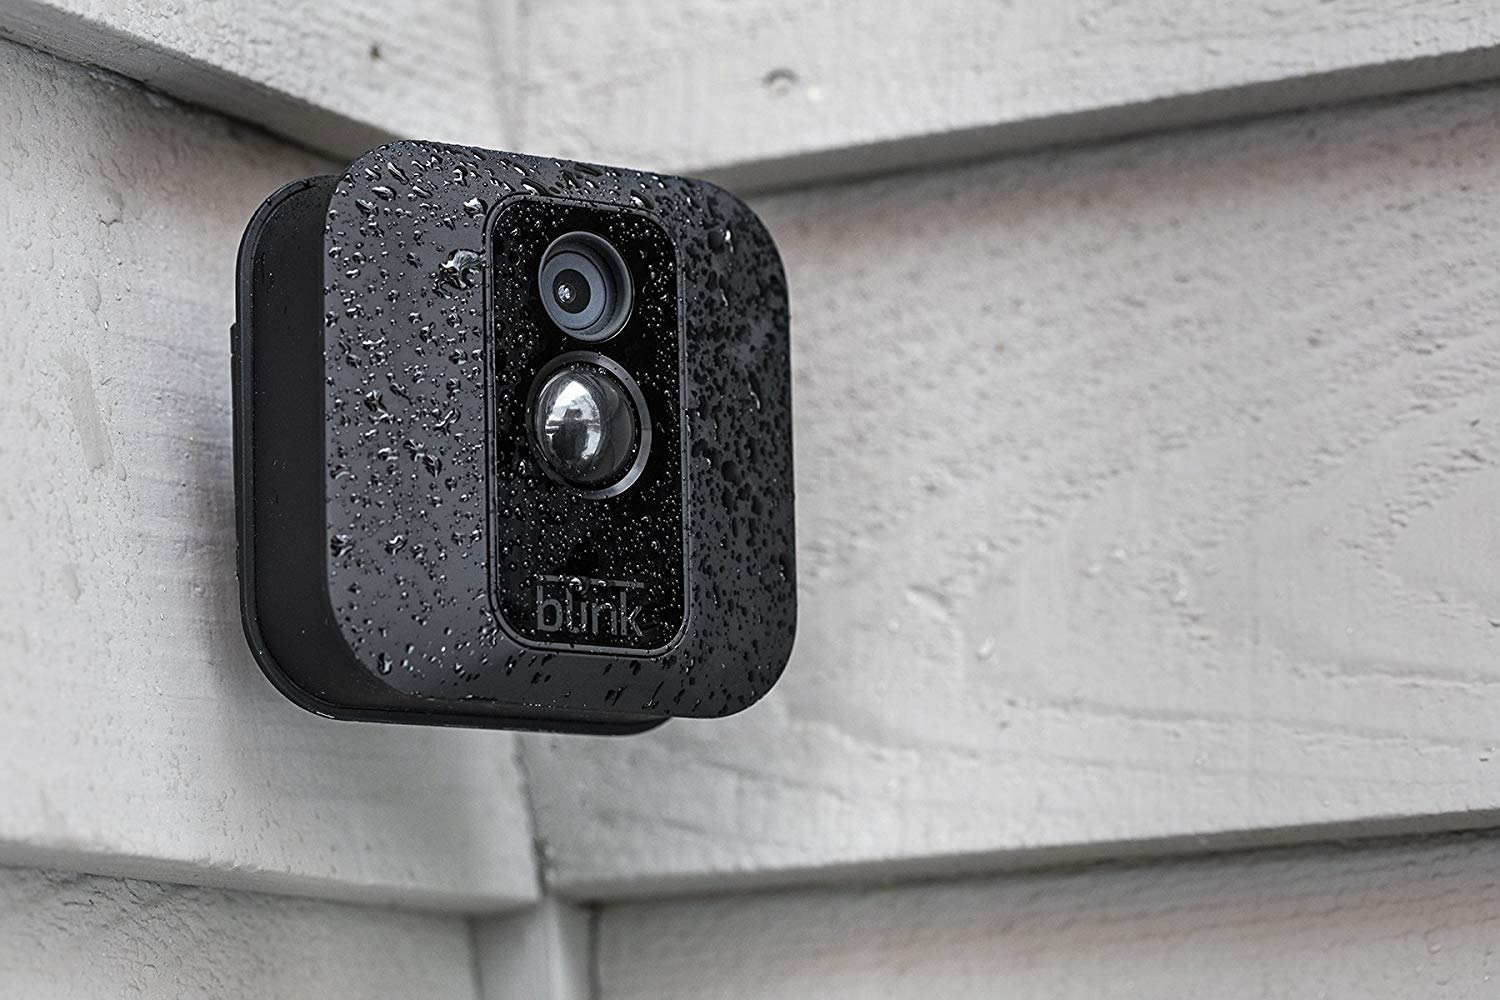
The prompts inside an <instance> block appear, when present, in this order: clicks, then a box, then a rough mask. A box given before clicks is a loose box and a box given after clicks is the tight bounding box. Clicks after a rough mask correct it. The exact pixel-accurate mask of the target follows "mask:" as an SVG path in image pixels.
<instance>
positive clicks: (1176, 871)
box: [0, 0, 1500, 1000]
mask: <svg viewBox="0 0 1500 1000" xmlns="http://www.w3.org/2000/svg"><path fill="white" fill-rule="evenodd" d="M848 12H849V8H848V6H847V5H837V4H832V3H827V2H822V0H815V2H812V3H800V4H798V3H789V2H785V0H748V2H745V3H735V4H729V3H721V2H716V0H671V2H670V3H665V4H661V5H654V6H653V7H652V8H651V10H650V11H649V12H648V13H643V12H642V11H641V10H639V9H637V8H635V7H630V6H628V5H614V4H608V3H605V2H604V0H580V2H579V3H576V4H571V5H558V4H539V3H531V2H527V0H456V2H453V3H447V4H442V5H433V4H396V3H388V2H384V0H375V2H372V3H356V2H353V0H337V2H328V3H316V4H314V3H306V2H300V0H294V2H284V3H280V4H269V3H266V2H262V0H256V2H251V3H229V2H227V0H211V2H204V3H193V2H188V0H172V2H169V3H167V4H144V3H126V4H113V3H106V2H104V0H13V2H8V3H7V2H3V0H0V35H4V36H6V37H8V38H12V39H19V40H21V41H23V42H25V43H26V44H27V45H30V46H37V47H40V48H42V49H46V50H49V51H51V52H54V53H60V54H61V55H62V56H63V57H65V59H66V60H71V62H69V61H59V60H57V59H54V58H52V57H51V56H47V55H43V54H40V53H39V52H38V51H36V50H35V49H32V48H26V47H22V46H20V45H16V44H12V43H10V42H0V136H3V141H0V242H3V244H4V246H3V247H0V399H3V404H4V405H0V467H3V471H0V567H3V569H0V864H9V865H26V866H32V868H36V867H48V868H55V869H65V870H68V871H71V872H89V873H113V874H118V875H133V876H145V877H148V878H150V879H153V880H156V881H153V882H141V881H121V880H116V879H110V878H97V877H91V876H90V877H84V876H78V875H59V874H53V873H49V872H43V871H37V870H26V869H20V868H13V869H0V995H6V996H9V995H11V994H13V993H14V994H17V995H25V996H40V997H48V996H67V997H70V998H72V997H80V998H83V1000H90V998H92V997H95V996H98V997H103V996H113V995H117V994H118V993H120V992H122V991H129V990H135V991H137V992H141V993H145V994H147V995H174V994H182V995H214V996H218V995H234V996H251V997H255V996H286V995H295V994H298V993H304V992H313V993H317V994H318V995H327V996H331V997H334V998H339V997H344V996H349V997H354V996H360V997H366V996H368V997H375V996H420V997H433V998H436V1000H442V998H448V997H459V998H473V997H475V996H476V995H478V996H484V997H486V998H491V997H500V996H511V995H523V996H528V997H531V996H536V997H540V998H544V1000H580V998H582V997H585V996H590V995H595V994H597V995H599V996H602V997H631V996H641V997H653V998H671V997H673V996H692V997H695V998H697V997H702V998H708V1000H711V998H713V997H715V996H725V997H729V996H735V997H741V996H745V997H754V996H772V995H774V996H788V995H794V996H809V997H813V998H819V997H836V996H867V995H890V996H895V997H898V998H899V997H901V996H909V995H917V994H918V992H920V993H921V995H923V996H924V997H929V996H942V995H997V994H998V995H1020V996H1037V997H1043V998H1046V997H1059V998H1060V997H1067V996H1075V995H1076V996H1090V997H1095V996H1104V997H1108V996H1111V995H1118V996H1139V995H1149V996H1162V997H1173V996H1184V997H1186V996H1205V995H1214V996H1225V997H1229V998H1234V997H1239V996H1246V997H1248V996H1261V995H1294V996H1297V995H1309V996H1315V995H1320V994H1326V995H1332V996H1338V995H1358V996H1369V997H1375V998H1381V1000H1385V998H1392V1000H1394V998H1397V997H1402V998H1404V997H1410V996H1425V995H1430V994H1432V993H1434V992H1438V991H1439V990H1440V989H1446V991H1447V993H1448V994H1450V995H1454V996H1460V997H1465V996H1474V997H1480V996H1486V997H1487V996H1490V995H1492V993H1493V991H1492V990H1491V989H1490V988H1489V987H1490V985H1492V984H1490V983H1488V977H1489V976H1491V975H1492V974H1493V973H1494V972H1495V970H1494V969H1493V968H1492V961H1491V958H1490V956H1489V954H1488V940H1489V937H1490V936H1492V932H1493V930H1494V927H1495V926H1496V923H1497V921H1500V913H1497V912H1495V901H1496V899H1497V898H1500V893H1497V891H1496V886H1495V878H1496V876H1495V871H1496V870H1497V868H1496V861H1497V854H1496V852H1497V850H1500V847H1497V843H1500V841H1497V840H1495V839H1493V837H1490V838H1474V837H1467V836H1462V837H1457V838H1448V839H1443V840H1438V841H1433V842H1426V843H1420V844H1416V843H1412V844H1406V845H1398V846H1381V847H1376V848H1372V849H1369V850H1361V851H1357V852H1353V853H1350V852H1345V851H1342V850H1334V849H1326V848H1324V849H1316V850H1299V851H1297V852H1294V853H1265V854H1261V855H1245V856H1232V857H1220V858H1207V859H1203V860H1198V861H1191V862H1182V861H1171V862H1165V861H1164V862H1161V863H1159V864H1155V865H1152V866H1149V867H1142V868H1124V869H1119V868H1110V869H1094V870H1082V871H1075V872H1071V873H1054V874H1029V875H1016V876H1013V877H1007V878H998V879H997V878H993V877H991V875H992V873H993V872H995V871H998V870H1002V869H1015V868H1021V867H1026V866H1034V865H1037V864H1040V863H1044V862H1045V863H1063V862H1069V863H1071V862H1082V861H1095V860H1106V859H1120V858H1130V857H1137V856H1144V855H1151V854H1161V853H1163V852H1171V851H1180V850H1182V849H1184V848H1185V847H1190V848H1194V849H1197V848H1212V847H1232V846H1243V845H1256V844H1271V843H1283V842H1291V841H1298V840H1306V839H1318V838H1326V837H1329V836H1340V837H1344V836H1367V835H1371V834H1385V833H1391V832H1399V831H1414V830H1453V829H1461V828H1472V827H1477V826H1487V825H1494V824H1495V823H1497V822H1500V772H1497V770H1496V769H1497V768H1500V732H1497V726H1496V720H1497V719H1500V662H1497V657H1496V652H1497V649H1500V576H1497V574H1496V573H1495V572H1494V570H1493V569H1492V567H1494V566H1496V565H1500V529H1497V528H1496V523H1497V522H1496V519H1495V517H1494V511H1495V506H1496V497H1497V496H1500V473H1497V471H1496V460H1497V456H1500V418H1497V417H1496V411H1497V407H1500V389H1496V388H1495V387H1494V386H1495V382H1496V376H1497V374H1500V339H1497V336H1500V335H1497V333H1496V320H1497V316H1500V265H1497V263H1496V262H1497V261H1500V253H1497V251H1500V235H1496V234H1497V232H1500V230H1497V228H1496V226H1495V224H1494V220H1495V218H1496V217H1497V216H1500V169H1497V166H1500V120H1497V118H1496V116H1495V113H1494V112H1495V108H1496V106H1497V104H1500V88H1497V87H1496V86H1494V85H1490V86H1482V87H1477V88H1468V89H1451V90H1447V91H1441V92H1434V93H1431V94H1427V95H1422V96H1409V97H1405V98H1395V99H1390V100H1385V101H1381V102H1378V103H1367V104H1364V105H1359V106H1339V107H1334V108H1330V109H1327V110H1323V111H1318V112H1316V113H1312V114H1283V115H1280V116H1279V117H1275V118H1269V119H1265V120H1261V121H1255V122H1252V123H1244V124H1237V125H1228V126H1225V125H1219V126H1213V127H1203V128H1198V129H1194V130H1182V131H1177V132H1173V133H1170V134H1163V135H1158V136H1154V137H1148V138H1135V139H1131V140H1129V141H1122V142H1115V143H1113V144H1109V145H1099V146H1094V147H1089V148H1079V149H1073V150H1068V151H1058V150H1051V151H1041V152H1038V151H1036V150H1035V149H1031V151H1029V152H1024V150H1026V149H1028V148H1030V147H1035V146H1037V145H1039V144H1043V143H1051V142H1056V141H1059V140H1081V139H1089V138H1099V137H1103V136H1117V135H1120V134H1123V133H1128V132H1139V131H1141V130H1146V129H1159V128H1162V127H1165V126H1172V125H1181V124H1183V123H1187V122H1210V121H1215V120H1218V119H1223V118H1226V117H1231V116H1242V115H1247V114H1252V113H1259V112H1266V111H1275V110H1279V109H1288V108H1296V107H1302V106H1306V105H1311V104H1320V103H1326V102H1330V101H1336V100H1341V99H1345V98H1349V97H1359V96H1362V95H1371V94H1388V95H1395V94H1398V93H1399V92H1403V91H1410V90H1414V89H1421V88H1430V87H1437V86H1442V85H1445V84H1450V83H1455V82H1462V81H1483V80H1489V79H1494V78H1495V77H1497V76H1500V14H1497V12H1496V10H1495V9H1494V5H1493V4H1490V3H1484V2H1480V0H1446V2H1445V0H1408V2H1403V3H1399V4H1388V3H1375V2H1371V0H1332V2H1326V3H1317V4H1312V3H1303V2H1300V0H1274V2H1270V3H1260V4H1255V5H1243V4H1217V5H1213V4H1196V5H1194V4H1168V3H1164V2H1157V0H1129V2H1126V3H1105V2H1102V0H1098V2H1096V0H1061V2H1056V3H1045V2H1041V0H1021V2H1018V3H1014V4H1009V5H998V6H997V5H990V4H982V3H978V2H971V0H955V2H952V3H945V4H938V5H931V4H927V5H921V4H918V5H912V4H907V5H900V4H892V3H889V2H888V0H877V2H875V3H872V4H868V5H865V6H863V7H862V8H861V9H860V11H859V12H858V16H856V17H850V16H849V13H848ZM80 63H81V64H85V65H79V64H80ZM96 67H97V68H96ZM99 68H102V69H103V70H105V71H109V72H100V71H99ZM115 73H118V74H122V75H123V76H124V77H128V78H130V80H140V81H145V82H146V83H147V84H148V85H149V87H150V88H151V89H142V88H140V87H138V86H137V85H135V84H134V83H131V82H129V80H124V79H121V78H119V77H116V76H114V75H113V74H115ZM163 92H164V93H166V94H168V95H172V97H175V98H184V99H187V100H189V101H192V102H196V103H198V104H201V105H204V106H206V107H207V108H210V109H214V112H222V113H223V114H218V113H213V112H209V111H205V110H202V109H197V108H192V107H184V106H183V105H180V104H178V103H177V102H176V101H175V100H174V99H172V97H163V96H162V93H163ZM224 115H228V116H232V118H226V117H224ZM233 119H239V121H235V120H233ZM267 130H269V132H270V133H275V135H271V134H268V132H267ZM389 135H408V136H420V137H426V138H442V139H453V140H457V141H464V142H471V143H476V144H482V145H492V146H497V147H501V148H505V147H513V148H518V149H521V150H523V151H526V152H531V153H538V154H560V155H573V156H581V157H586V158H590V159H596V160H603V161H606V162H610V161H612V162H620V163H624V164H628V165H633V166H644V167H661V168H666V169H685V170H693V171H700V170H701V171H706V172H709V173H710V174H712V175H713V176H715V177H717V178H719V179H721V180H726V181H729V182H732V183H734V184H737V185H749V186H753V187H771V188H775V187H783V186H784V187H791V186H793V185H802V187H801V188H800V189H798V190H789V191H783V192H781V193H777V194H770V195H766V196H763V197H761V198H760V199H759V200H758V201H757V206H758V207H759V208H760V209H761V210H762V212H763V213H764V214H765V216H766V218H767V220H768V221H769V222H770V224H771V226H772V228H773V229H774V231H775V233H776V235H777V237H778V239H779V241H780V242H781V245H782V248H783V251H784V255H785V259H786V264H787V269H788V273H789V276H790V279H791V282H792V286H793V309H794V325H795V331H794V353H795V357H794V365H795V372H796V387H795V391H796V409H797V434H798V440H797V460H798V474H799V481H798V487H799V491H800V494H799V514H800V535H801V538H800V552H799V558H800V561H801V567H800V570H801V580H802V588H803V589H802V609H801V619H802V626H801V634H800V637H799V640H798V644H797V649H796V652H795V656H794V660H793V663H792V665H791V667H790V668H789V671H788V673H787V676H786V679H785V681H784V682H783V684H782V685H781V686H780V687H778V688H777V690H776V691H775V692H773V693H772V694H771V696H770V697H769V698H768V699H766V700H765V701H764V702H763V703H762V704H760V705H758V706H757V707H756V708H754V709H753V710H752V711H750V712H748V713H746V714H744V715H742V716H739V717H736V718H734V719H731V720H727V721H721V722H711V723H698V724H693V723H674V724H672V725H669V726H667V727H666V728H664V729H663V730H660V731H658V732H655V733H652V734H648V735H645V736H641V737H635V738H631V739H626V740H600V739H580V738H574V737H527V738H525V739H523V740H521V741H517V740H515V739H512V738H511V737H509V736H506V735H504V734H492V733H479V732H460V731H441V730H421V729H406V728H400V727H375V726H367V725H355V724H338V723H332V722H329V721H326V720H321V719H316V718H313V717H312V716H309V715H306V714H304V713H302V712H301V711H300V710H298V709H296V708H294V707H293V706H291V705H290V704H289V703H287V702H285V701H284V700H283V699H282V698H281V697H280V696H279V695H277V694H276V693H275V692H274V691H272V690H271V688H270V686H269V685H268V684H267V683H266V682H265V681H264V680H263V679H262V678H261V677H260V674H259V672H258V670H257V669H256V668H255V666H254V664H253V663H252V662H251V660H250V658H249V655H248V653H247V652H246V650H245V648H244V643H243V640H242V638H241V635H240V626H239V622H238V613H237V609H236V604H235V587H234V580H233V524H232V517H231V514H232V503H233V500H232V484H231V478H230V466H229V457H230V446H229V394H228V386H229V374H228V338H227V332H226V328H227V326H228V323H229V322H230V319H231V317H232V294H233V288H232V275H233V266H234V254H235V247H236V245H237V242H238V240H239V235H240V232H241V230H242V228H243V226H244V223H245V221H246V220H247V219H248V217H249V215H250V213H251V211H252V210H253V209H254V207H255V205H256V204H257V203H258V202H259V201H260V199H261V198H262V197H264V196H265V195H266V194H268V193H269V192H270V191H272V190H273V189H274V188H275V187H276V186H278V185H279V184H280V183H281V182H282V181H284V180H286V179H290V178H292V177H297V176H302V175H305V174H309V173H315V172H321V171H325V170H336V169H338V164H339V162H340V161H341V158H343V157H346V156H348V155H351V154H353V153H355V152H357V151H359V150H360V149H362V148H364V147H365V146H368V145H370V144H373V143H374V142H376V141H378V140H379V139H380V138H383V137H385V136H389ZM288 140H291V141H288ZM309 149H316V150H322V151H324V152H328V153H332V154H334V158H333V159H324V158H323V157H322V156H320V155H319V154H317V153H313V152H309V151H308V150H309ZM1017 149H1019V150H1023V152H1022V153H1021V154H1020V155H1015V156H1012V157H1010V158H1007V159H1002V160H993V161H991V162H987V163H983V164H979V165H972V166H960V165H956V161H959V160H964V159H966V158H971V157H976V156H982V155H986V154H991V153H995V152H997V151H1002V150H1017ZM911 166H922V167H924V169H923V171H922V172H920V173H908V174H903V175H899V176H892V177H889V178H886V179H884V180H879V181H875V182H860V183H849V182H848V180H849V178H850V177H852V176H853V175H856V174H864V173H869V172H873V171H881V170H889V169H891V168H897V167H911ZM814 181H815V182H818V183H820V184H822V185H823V186H821V187H808V186H806V185H807V184H808V183H809V182H814ZM523 765H524V774H525V779H526V780H524V781H523ZM533 804H534V806H535V816H534V817H533V815H532V806H533ZM533 835H535V837H536V841H535V852H534V851H533V841H532V837H533ZM538 867H540V869H541V872H542V874H543V875H544V876H545V878H546V881H547V886H546V888H547V889H548V890H549V891H550V892H551V893H552V894H554V895H553V896H552V897H551V898H548V899H547V900H546V901H544V902H542V903H541V904H540V905H535V906H533V905H531V904H534V903H535V902H536V900H537V899H538V896H539V892H540V889H541V887H539V886H538V884H537V869H538ZM981 873H983V874H982V875H981ZM958 874H967V875H969V876H971V877H970V878H969V879H968V880H967V881H954V882H948V883H915V882H913V883H910V884H906V885H901V886H888V887H885V888H874V889H872V888H869V887H868V886H867V885H865V886H861V885H857V884H854V883H857V882H861V881H863V882H866V883H868V882H869V881H870V880H880V881H882V882H885V881H889V880H893V879H901V878H906V879H913V878H916V877H919V876H920V877H928V876H934V875H939V876H952V875H958ZM169 883H206V884H209V885H211V886H215V887H218V888H184V887H180V886H174V885H171V884H169ZM808 883H819V884H818V885H816V886H812V885H809V884H808ZM829 883H839V884H829ZM776 886H796V887H797V888H796V889H795V890H794V891H789V892H784V893H769V894H767V893H761V894H746V895H744V896H741V897H729V896H724V895H715V896H710V897H708V898H703V899H690V898H682V897H678V898H674V899H672V900H663V901H660V902H640V901H632V902H625V903H621V904H618V905H615V904H611V905H607V906H605V907H604V908H603V910H602V911H598V910H593V909H589V908H586V907H574V906H571V905H569V904H567V903H563V902H560V901H559V899H558V898H557V896H559V895H560V896H562V897H568V898H571V899H574V900H582V901H585V902H589V901H593V900H598V899H605V900H638V898H639V897H646V896H658V895H662V894H667V893H685V892H709V893H722V892H724V891H725V890H729V889H733V888H739V887H754V888H760V889H765V888H768V887H776ZM243 889H257V890H268V891H271V892H274V893H283V894H285V893H291V894H301V895H302V896H318V897H325V899H323V900H308V899H296V898H291V897H289V896H278V895H259V894H252V893H246V892H242V891H237V890H243ZM328 900H352V901H361V902H365V903H395V904H398V905H400V906H403V907H406V908H407V910H406V911H405V912H403V911H388V910H382V909H379V908H361V907H354V906H346V905H341V904H339V903H334V902H329V901H328ZM517 907H528V908H526V909H524V910H521V911H519V912H513V911H514V910H515V908H517ZM412 908H424V909H437V910H450V911H455V910H462V911H467V912H470V913H473V914H479V915H480V916H479V917H477V918H476V919H474V920H472V921H469V922H467V923H465V922H464V921H462V920H460V919H459V918H457V917H453V916H438V915H418V914H416V913H413V912H411V910H412ZM495 911H506V913H505V914H503V915H500V916H494V915H493V914H494V912H495ZM309 976H310V978H309Z"/></svg>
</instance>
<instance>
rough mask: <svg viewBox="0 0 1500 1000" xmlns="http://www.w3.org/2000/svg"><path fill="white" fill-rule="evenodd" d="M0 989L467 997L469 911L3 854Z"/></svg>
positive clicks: (76, 994)
mask: <svg viewBox="0 0 1500 1000" xmlns="http://www.w3.org/2000/svg"><path fill="white" fill-rule="evenodd" d="M0 995H3V996H5V997H14V998H25V1000H118V998H120V997H180V998H188V997H193V998H199V997H201V998H205V1000H207V998H216V1000H217V998H231V997H232V998H234V1000H287V998H289V997H316V998H318V1000H377V998H390V1000H394V998H403V1000H404V998H413V1000H417V998H420V1000H465V998H469V1000H472V998H473V997H474V996H475V980H474V964H473V957H472V953H471V951H470V946H469V930H468V927H467V926H466V925H465V922H464V921H463V919H462V918H459V917H454V916H432V915H424V914H415V913H399V912H396V911H392V910H381V909H375V908H369V907H357V906H341V905H338V904H334V903H324V902H318V901H315V900H305V899H291V898H287V897H284V896H262V895H258V894H255V893H245V892H224V891H221V890H216V889H201V888H193V887H188V886H179V885H162V884H159V883H153V882H140V881H134V880H120V879H109V878H94V877H89V876H80V875H73V874H63V873H57V872H41V871H28V870H22V869H13V868H0Z"/></svg>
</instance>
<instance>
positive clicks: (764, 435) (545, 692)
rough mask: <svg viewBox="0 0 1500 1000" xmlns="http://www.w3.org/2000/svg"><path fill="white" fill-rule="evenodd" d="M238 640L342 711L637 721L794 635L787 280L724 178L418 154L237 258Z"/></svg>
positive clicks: (629, 726)
mask: <svg viewBox="0 0 1500 1000" xmlns="http://www.w3.org/2000/svg"><path fill="white" fill-rule="evenodd" d="M238 273H239V297H238V298H239V309H238V320H237V323H236V326H235V333H234V350H235V365H234V372H235V379H236V381H235V428H236V430H235V434H236V438H235V453H236V463H235V465H236V495H237V501H238V503H237V512H238V515H239V524H238V540H239V566H238V568H239V576H240V587H241V591H240V593H241V607H242V612H243V618H244V622H245V634H246V637H247V639H248V640H249V644H250V648H251V649H252V651H253V652H254V654H255V658H256V661H257V663H259V664H260V666H261V668H262V669H263V670H264V671H265V673H266V676H267V677H269V678H270V679H271V681H272V682H273V683H274V684H275V685H276V686H277V687H278V689H279V690H281V691H282V692H283V693H284V694H285V695H286V696H287V697H289V698H291V699H292V700H293V701H295V702H297V703H298V704H299V705H302V706H303V707H305V708H308V709H310V710H312V711H316V712H318V713H320V714H323V715H329V716H333V717H336V718H344V719H364V720H378V721H397V722H414V723H422V724H444V725H476V726H491V727H503V728H523V729H548V730H562V731H575V732H590V733H629V732H640V731H642V730H644V729H648V728H650V727H652V726H654V725H657V724H659V723H660V722H661V721H663V720H665V719H666V718H668V717H671V716H697V717H714V716H723V715H728V714H731V713H733V712H736V711H739V710H741V709H743V708H745V707H747V706H749V705H751V704H753V703H754V702H755V701H756V700H757V699H759V698H760V697H761V696H762V695H764V694H765V693H766V691H767V690H769V688H770V687H771V685H772V684H774V683H775V681H776V679H777V678H778V677H779V676H780V674H781V672H782V670H783V668H784V667H785V665H786V662H787V658H788V656H789V654H790V650H791V645H792V639H793V635H794V633H795V627H796V569H795V548H794V530H793V496H792V450H791V377H790V364H789V350H788V307H787V294H786V282H785V277H784V275H783V273H782V269H781V263H780V259H779V257H778V255H777V253H776V248H775V245H774V243H773V242H772V240H771V237H770V234H769V232H768V231H767V230H766V228H765V226H764V225H763V224H762V223H761V221H760V220H759V219H758V218H757V217H756V216H755V213H754V212H753V211H751V209H750V208H749V207H748V206H747V205H746V204H745V203H744V202H743V201H741V200H740V199H738V198H735V197H734V196H733V195H731V194H729V193H728V192H725V191H723V190H722V189H720V188H717V187H715V186H714V185H712V184H708V183H705V182H702V181H695V180H691V179H688V178H680V177H667V176H663V175H658V174H651V173H643V172H639V171H633V170H627V169H623V168H616V167H603V166H597V165H592V164H584V163H575V162H571V161H564V160H555V159H545V158H540V157H532V156H525V155H521V154H517V153H506V152H501V151H497V150H486V149H478V148H475V147H468V146H454V145H447V144H442V143H431V142H420V141H405V140H403V141H399V142H393V143H390V144H387V145H385V146H382V147H380V148H378V149H374V150H371V151H370V152H368V153H366V154H364V155H363V156H361V157H360V158H359V159H357V160H356V161H355V162H354V163H352V164H350V165H349V167H348V168H347V169H346V170H344V171H343V172H342V173H340V174H339V175H337V176H329V177H316V178H308V179H306V180H303V181H298V182H294V183H293V184H290V185H288V186H287V187H285V188H283V189H282V190H281V191H279V192H277V193H276V194H274V195H273V196H272V197H271V198H270V199H268V200H267V202H266V203H265V204H264V205H262V206H261V208H260V210H259V211H258V212H257V213H256V215H255V218H253V219H252V220H251V223H250V226H249V227H248V228H247V230H246V236H245V240H244V242H243V243H242V245H241V252H240V258H239V272H238Z"/></svg>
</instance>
